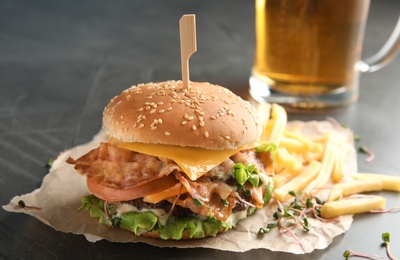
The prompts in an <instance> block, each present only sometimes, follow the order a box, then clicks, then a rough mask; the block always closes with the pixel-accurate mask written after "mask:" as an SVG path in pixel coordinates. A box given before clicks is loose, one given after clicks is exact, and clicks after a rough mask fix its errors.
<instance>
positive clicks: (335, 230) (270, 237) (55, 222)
mask: <svg viewBox="0 0 400 260" xmlns="http://www.w3.org/2000/svg"><path fill="white" fill-rule="evenodd" d="M288 127H289V128H296V129H298V130H300V131H301V132H302V133H303V134H305V135H307V136H310V137H311V136H319V135H323V134H325V133H327V132H328V131H335V133H336V134H337V135H338V137H340V138H342V140H344V141H346V142H348V143H349V144H352V142H353V135H352V133H351V131H350V130H348V129H343V128H338V127H337V126H334V125H332V124H331V123H329V122H326V121H323V122H322V121H319V122H317V121H311V122H307V123H305V122H300V121H296V122H290V123H289V124H288ZM106 140H107V136H106V134H105V133H104V132H103V131H100V132H99V133H98V134H97V135H96V136H94V139H93V140H92V141H91V142H89V143H87V144H83V145H80V146H77V147H74V148H72V149H70V150H67V151H65V152H62V153H61V154H60V155H59V156H58V158H57V159H56V160H55V161H54V163H53V166H52V167H51V169H50V171H49V173H48V174H47V175H46V176H45V177H44V179H43V183H42V185H41V187H40V188H39V189H36V190H34V191H33V192H31V193H29V194H25V195H21V196H16V197H14V198H13V199H12V200H11V202H10V203H9V204H8V205H5V206H3V208H4V209H5V210H7V211H10V212H17V213H25V214H29V215H31V216H34V217H36V218H37V219H39V220H40V221H42V222H43V223H45V224H47V225H49V226H51V227H53V228H54V229H56V230H58V231H62V232H66V233H74V234H82V235H84V236H85V237H86V239H87V240H88V241H90V242H96V241H98V240H100V239H106V240H109V241H113V242H144V243H147V244H151V245H155V246H159V247H178V248H193V247H204V248H214V249H219V250H226V251H234V252H245V251H248V250H251V249H256V248H264V249H268V250H271V251H283V252H289V253H294V254H304V253H309V252H312V251H313V250H315V249H324V248H326V247H327V246H328V245H329V244H330V243H331V242H332V239H333V238H334V237H336V236H338V235H340V234H342V233H344V232H345V231H346V230H348V229H349V228H350V225H351V223H352V220H353V218H352V216H342V217H340V222H338V223H322V222H320V221H318V220H315V219H313V218H310V219H309V226H310V227H311V228H310V231H309V232H306V231H303V229H302V228H297V229H295V230H294V231H295V233H296V235H297V236H298V237H299V238H300V239H301V241H302V243H303V245H304V247H305V248H306V252H305V251H303V249H302V248H301V247H300V246H299V244H298V243H297V242H296V241H295V239H294V238H293V237H292V236H291V235H289V234H287V233H280V232H279V231H278V229H277V228H275V229H272V230H271V232H269V233H267V234H263V235H258V231H259V229H260V227H263V226H265V225H266V224H267V223H269V222H272V221H274V219H273V217H272V214H273V212H274V211H275V210H276V206H267V207H266V208H264V209H262V210H258V211H257V212H256V213H255V214H254V215H252V216H251V217H248V218H247V219H245V220H242V221H240V222H239V223H238V224H237V226H236V228H234V229H231V230H229V231H228V232H225V233H222V234H219V235H218V236H217V237H213V238H206V239H194V240H190V241H164V240H160V239H150V238H145V237H138V236H135V235H133V234H132V233H130V232H128V231H125V230H122V229H118V228H112V227H107V226H105V225H101V224H99V222H98V219H96V218H91V217H89V214H88V213H87V212H85V211H79V212H78V211H77V209H78V208H79V207H80V205H81V203H80V198H81V197H83V196H86V195H88V194H89V192H88V190H87V187H86V181H85V177H84V176H80V175H78V174H77V173H76V172H75V170H74V169H73V167H72V166H71V165H68V164H66V163H65V160H66V159H67V158H68V157H69V156H71V157H73V158H78V157H80V156H81V155H83V154H85V153H87V152H88V151H89V150H90V149H93V148H96V147H97V146H98V145H99V142H100V141H106ZM348 158H349V160H348V162H347V168H346V170H347V171H350V172H356V171H357V164H356V162H357V161H356V153H355V152H353V153H352V154H351V155H350V156H349V157H348ZM19 200H23V201H24V202H25V204H26V205H28V206H36V207H39V208H41V210H35V209H22V208H21V207H19V206H18V201H19Z"/></svg>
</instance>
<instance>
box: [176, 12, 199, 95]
mask: <svg viewBox="0 0 400 260" xmlns="http://www.w3.org/2000/svg"><path fill="white" fill-rule="evenodd" d="M179 32H180V42H181V66H182V81H183V87H184V88H186V89H189V58H190V56H191V55H192V54H193V53H195V52H196V51H197V44H196V16H195V15H194V14H186V15H184V16H182V18H181V19H180V20H179Z"/></svg>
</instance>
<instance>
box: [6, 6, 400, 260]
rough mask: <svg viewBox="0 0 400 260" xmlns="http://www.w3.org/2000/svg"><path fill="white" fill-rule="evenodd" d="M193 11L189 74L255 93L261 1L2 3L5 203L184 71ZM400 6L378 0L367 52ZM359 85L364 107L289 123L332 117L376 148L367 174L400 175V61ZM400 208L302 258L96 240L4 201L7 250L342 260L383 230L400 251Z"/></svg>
mask: <svg viewBox="0 0 400 260" xmlns="http://www.w3.org/2000/svg"><path fill="white" fill-rule="evenodd" d="M344 2H345V1H344ZM343 4H345V3H343ZM187 13H195V14H196V19H197V36H198V42H197V43H198V52H197V53H196V54H195V55H193V56H192V58H191V60H190V75H191V80H193V81H209V82H213V83H217V84H220V85H223V86H226V87H228V88H230V89H232V90H233V91H234V92H236V93H238V94H241V95H244V96H246V92H247V88H248V76H249V73H250V69H251V64H252V59H253V49H254V48H253V45H254V2H253V1H239V0H235V1H232V0H230V1H228V0H224V1H211V0H206V1H194V0H190V1H188V0H181V1H179V0H174V1H171V0H170V1H162V0H158V1H154V0H153V1H50V0H49V1H43V0H40V1H7V0H3V1H0V176H1V177H0V204H1V205H5V204H7V203H8V202H9V201H10V199H11V198H12V197H13V196H15V195H20V194H25V193H29V192H31V191H33V190H34V189H36V188H38V187H40V184H41V181H42V179H43V177H44V176H45V175H46V174H47V169H46V168H45V166H44V165H45V163H46V162H47V160H48V159H49V158H51V157H54V156H56V155H57V154H58V153H59V152H60V151H62V150H64V149H68V148H70V147H72V146H75V145H77V144H81V143H84V142H87V141H89V140H90V139H91V138H92V136H93V135H94V134H96V133H97V132H98V131H99V129H100V127H101V113H102V110H103V107H104V106H105V105H106V104H107V103H108V102H109V100H110V99H111V98H112V97H113V96H114V95H116V94H118V93H119V92H120V91H122V90H123V89H125V88H128V87H129V86H131V85H132V84H137V83H141V82H149V81H164V80H167V79H180V77H181V74H180V73H181V71H180V53H179V31H178V21H179V19H180V17H181V16H182V15H183V14H187ZM399 13H400V1H397V0H373V1H372V3H371V9H370V15H369V20H368V25H367V29H366V37H365V45H364V51H363V57H367V56H370V55H372V54H373V53H374V52H376V51H378V50H379V49H380V47H381V45H383V43H384V42H385V39H386V38H387V37H388V36H389V35H390V32H391V30H392V29H393V27H394V24H395V22H396V21H397V18H398V15H399ZM360 85H361V95H360V99H359V101H358V103H357V104H355V105H352V106H350V107H348V108H346V109H343V110H340V111H335V112H330V113H326V114H320V115H294V114H290V115H289V119H302V120H311V119H324V118H325V117H326V116H327V115H330V116H334V117H335V118H337V120H339V121H340V122H342V123H344V124H346V125H347V126H349V127H351V128H352V129H354V131H355V132H356V133H358V134H359V135H360V136H361V138H362V139H361V140H362V141H361V142H362V144H364V145H366V146H368V147H369V148H370V149H371V150H373V151H374V152H375V153H376V158H375V159H374V161H372V162H370V163H366V162H365V156H363V155H360V157H359V159H358V162H359V169H360V171H364V172H365V171H367V172H378V173H386V174H392V175H400V134H399V129H400V116H399V113H400V102H399V98H400V57H397V59H395V60H394V61H393V62H392V63H391V64H390V65H389V66H388V67H386V68H384V69H382V70H381V71H378V72H375V73H372V74H366V75H363V76H362V78H361V83H360ZM381 194H382V195H383V196H385V197H386V198H387V199H388V202H387V204H388V205H387V206H388V207H393V206H400V197H399V194H398V193H390V192H383V193H381ZM399 214H400V213H398V214H394V213H391V214H383V215H371V214H367V215H358V216H355V218H354V223H353V225H352V227H351V229H350V230H349V231H348V232H347V233H346V234H344V235H340V236H338V237H336V238H335V239H334V240H333V243H332V244H331V245H330V246H329V247H328V248H327V249H325V250H316V251H314V252H313V253H311V254H308V255H302V256H296V255H291V254H286V253H277V252H271V251H268V250H252V251H250V252H246V253H232V252H225V251H218V250H211V249H203V248H199V249H175V248H158V247H153V246H150V245H146V244H140V243H136V244H134V243H132V244H120V243H111V242H107V241H100V242H96V243H90V242H87V241H86V239H85V238H84V237H83V236H81V235H73V234H66V233H62V232H58V231H55V230H53V229H52V228H50V227H48V226H46V225H45V224H43V223H41V222H40V221H39V220H36V219H35V218H33V217H30V216H28V215H24V214H15V213H9V212H6V211H4V210H3V209H0V258H1V259H3V258H4V259H57V258H58V259H80V258H82V259H83V258H85V259H90V258H93V259H97V258H129V259H154V258H166V259H175V258H177V259H186V258H189V257H190V258H192V259H210V258H218V259H257V258H260V259H261V258H262V259H342V256H341V255H342V253H343V252H344V251H345V250H346V249H348V248H351V249H353V250H356V251H360V252H364V253H375V254H379V255H382V256H385V250H384V248H382V247H381V233H382V232H387V231H389V232H391V235H392V238H391V240H392V252H393V254H394V255H397V257H400V215H399ZM385 257H386V256H385Z"/></svg>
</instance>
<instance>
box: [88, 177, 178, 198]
mask: <svg viewBox="0 0 400 260" xmlns="http://www.w3.org/2000/svg"><path fill="white" fill-rule="evenodd" d="M177 183H178V180H177V179H176V178H175V176H174V175H173V174H170V175H168V176H165V177H162V178H159V179H156V180H153V181H150V182H148V183H145V184H142V185H139V186H136V187H133V188H130V189H122V190H119V189H114V188H110V187H106V186H103V185H101V184H100V183H99V180H98V179H96V178H86V184H87V186H88V189H89V191H90V193H92V194H93V195H95V196H96V197H98V198H100V199H102V200H106V201H128V200H133V199H137V198H141V197H145V196H148V195H151V194H154V193H158V192H161V191H164V190H166V189H169V188H171V187H173V186H174V185H175V184H177Z"/></svg>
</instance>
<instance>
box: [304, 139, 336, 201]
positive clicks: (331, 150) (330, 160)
mask: <svg viewBox="0 0 400 260" xmlns="http://www.w3.org/2000/svg"><path fill="white" fill-rule="evenodd" d="M335 143H336V142H335V137H334V135H333V134H331V135H330V136H329V138H328V140H327V142H326V145H325V151H324V156H323V158H322V166H321V169H320V171H319V173H318V176H317V177H316V178H315V179H314V180H313V181H311V182H310V183H309V184H308V185H307V187H306V188H305V191H306V192H307V193H309V192H310V191H311V190H312V189H314V188H321V187H323V186H324V185H325V184H326V183H328V181H329V180H330V178H331V175H332V170H333V165H334V162H335V154H336V150H335Z"/></svg>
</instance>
